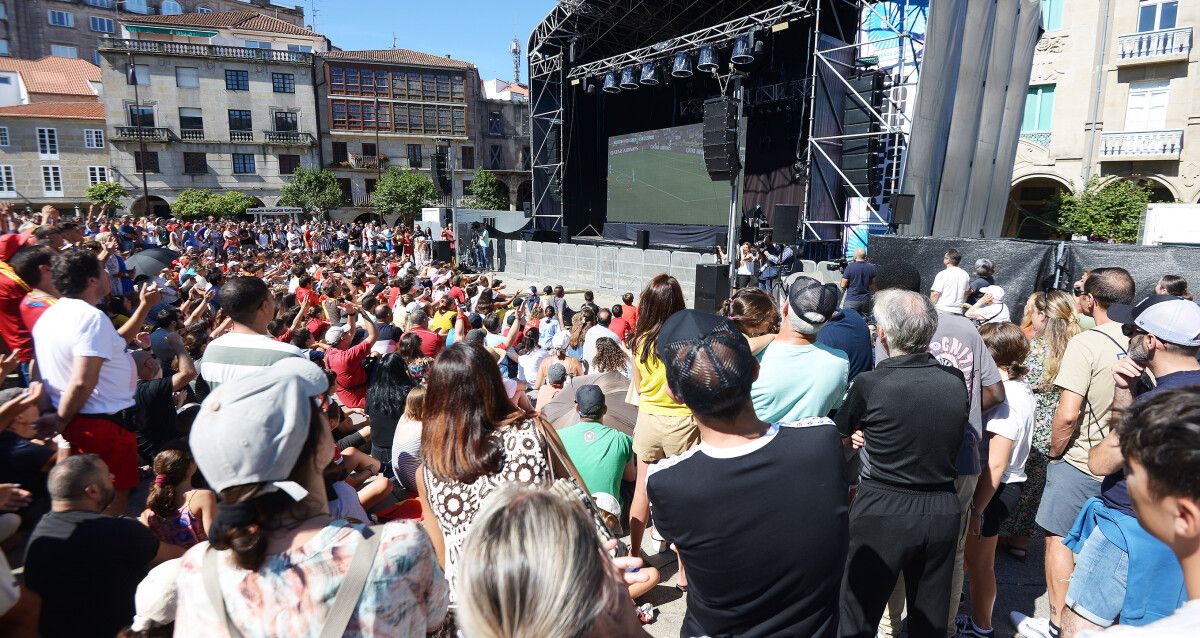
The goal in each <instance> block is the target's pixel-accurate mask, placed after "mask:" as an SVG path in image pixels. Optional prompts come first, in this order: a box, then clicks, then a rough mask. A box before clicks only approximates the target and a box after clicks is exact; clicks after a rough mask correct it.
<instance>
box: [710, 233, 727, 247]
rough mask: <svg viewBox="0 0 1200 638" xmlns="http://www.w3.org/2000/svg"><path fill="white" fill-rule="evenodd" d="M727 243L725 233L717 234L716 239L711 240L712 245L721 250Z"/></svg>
mask: <svg viewBox="0 0 1200 638" xmlns="http://www.w3.org/2000/svg"><path fill="white" fill-rule="evenodd" d="M728 243H729V233H726V232H722V233H717V237H716V239H715V240H713V245H714V246H720V247H721V249H722V250H724V249H725V248H727V246H726V244H728Z"/></svg>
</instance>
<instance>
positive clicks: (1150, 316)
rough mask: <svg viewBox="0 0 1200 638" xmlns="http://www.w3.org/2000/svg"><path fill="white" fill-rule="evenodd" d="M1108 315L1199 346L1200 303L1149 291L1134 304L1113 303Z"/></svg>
mask: <svg viewBox="0 0 1200 638" xmlns="http://www.w3.org/2000/svg"><path fill="white" fill-rule="evenodd" d="M1108 318H1109V319H1112V320H1113V321H1116V322H1118V323H1122V324H1125V325H1133V326H1137V327H1139V328H1141V329H1142V330H1145V331H1146V332H1149V333H1150V334H1152V335H1154V336H1155V337H1158V338H1159V339H1162V340H1163V341H1166V342H1168V343H1173V344H1176V345H1180V346H1200V306H1197V305H1196V304H1195V303H1193V302H1191V301H1188V300H1187V299H1183V298H1182V297H1175V296H1173V295H1151V296H1149V297H1146V298H1145V299H1143V300H1141V301H1139V302H1137V304H1136V305H1133V306H1130V305H1128V304H1113V305H1112V306H1111V307H1110V308H1109V309H1108Z"/></svg>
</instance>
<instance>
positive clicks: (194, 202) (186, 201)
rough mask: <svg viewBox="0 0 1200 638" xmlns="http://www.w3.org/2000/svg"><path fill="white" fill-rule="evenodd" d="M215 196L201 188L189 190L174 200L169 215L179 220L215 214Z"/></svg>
mask: <svg viewBox="0 0 1200 638" xmlns="http://www.w3.org/2000/svg"><path fill="white" fill-rule="evenodd" d="M215 198H216V195H213V194H212V193H211V192H209V191H206V190H204V189H203V188H189V189H187V190H185V191H183V192H181V193H179V197H177V198H175V203H174V204H172V205H171V213H172V214H173V215H175V216H176V217H179V218H181V219H188V218H195V217H208V216H209V215H216V214H217V207H216V202H215V201H213V200H214V199H215Z"/></svg>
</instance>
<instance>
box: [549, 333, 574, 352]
mask: <svg viewBox="0 0 1200 638" xmlns="http://www.w3.org/2000/svg"><path fill="white" fill-rule="evenodd" d="M570 338H571V336H570V335H569V334H567V333H566V332H556V333H554V336H553V337H551V338H550V347H551V348H556V349H558V350H563V349H565V348H566V347H567V343H568V342H569V341H570Z"/></svg>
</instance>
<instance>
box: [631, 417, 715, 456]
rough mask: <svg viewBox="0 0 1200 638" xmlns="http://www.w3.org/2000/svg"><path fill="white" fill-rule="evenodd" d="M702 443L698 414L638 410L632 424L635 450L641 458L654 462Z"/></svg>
mask: <svg viewBox="0 0 1200 638" xmlns="http://www.w3.org/2000/svg"><path fill="white" fill-rule="evenodd" d="M699 442H700V430H699V428H697V427H696V417H694V416H692V415H691V414H689V415H687V416H667V415H663V414H648V413H646V412H638V418H637V423H636V424H635V425H634V426H633V453H634V454H637V456H638V460H639V461H645V462H646V463H654V462H656V461H661V460H663V459H665V458H667V457H668V456H675V455H676V454H680V453H682V452H686V451H687V450H689V449H691V447H692V446H694V445H696V444H697V443H699Z"/></svg>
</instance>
